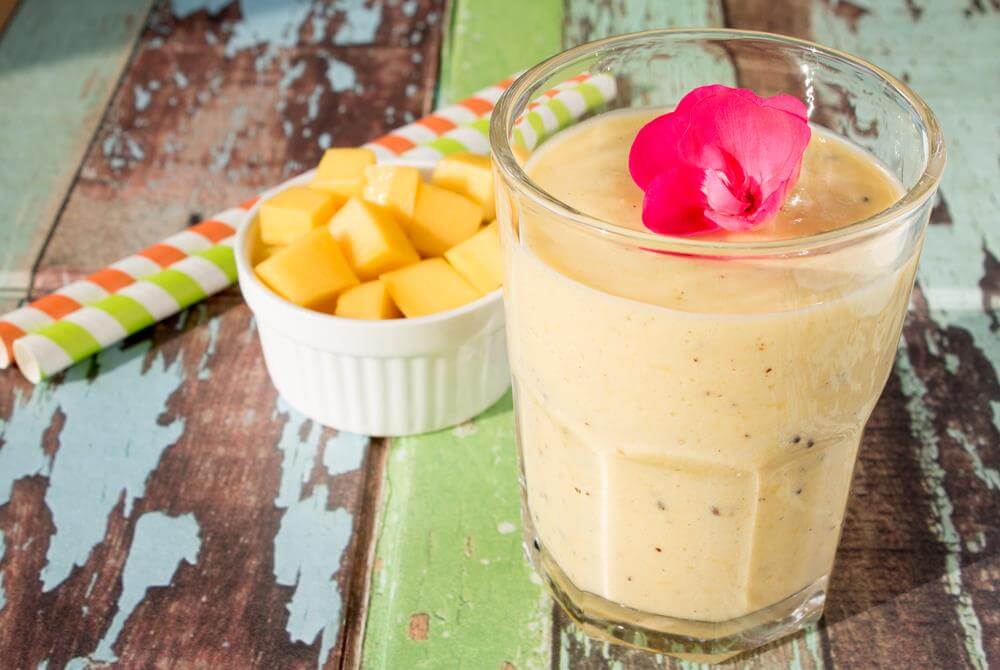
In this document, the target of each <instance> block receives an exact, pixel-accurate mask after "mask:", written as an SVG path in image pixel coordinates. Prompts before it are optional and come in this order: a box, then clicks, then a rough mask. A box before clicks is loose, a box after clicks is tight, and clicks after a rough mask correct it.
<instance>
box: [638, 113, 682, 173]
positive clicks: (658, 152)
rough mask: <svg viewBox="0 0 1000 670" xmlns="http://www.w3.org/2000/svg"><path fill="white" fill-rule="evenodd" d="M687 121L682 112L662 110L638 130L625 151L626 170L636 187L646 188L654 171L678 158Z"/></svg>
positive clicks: (676, 160)
mask: <svg viewBox="0 0 1000 670" xmlns="http://www.w3.org/2000/svg"><path fill="white" fill-rule="evenodd" d="M688 124H689V119H688V118H686V117H684V116H679V115H677V114H664V115H663V116H658V117H657V118H655V119H653V120H652V121H650V122H649V123H647V124H646V125H644V126H643V127H642V128H641V129H640V130H639V132H638V133H637V134H636V136H635V139H634V140H633V141H632V148H631V149H630V150H629V154H628V169H629V173H630V174H631V175H632V181H634V182H635V183H636V185H637V186H638V187H639V188H641V189H645V188H646V187H647V186H648V185H649V182H651V181H652V180H653V178H654V177H655V176H656V175H658V174H660V173H662V172H664V171H666V170H669V169H670V168H671V166H674V165H676V164H677V163H678V162H680V155H679V154H678V152H677V150H678V142H679V141H680V138H681V137H683V135H684V131H685V130H686V129H687V126H688Z"/></svg>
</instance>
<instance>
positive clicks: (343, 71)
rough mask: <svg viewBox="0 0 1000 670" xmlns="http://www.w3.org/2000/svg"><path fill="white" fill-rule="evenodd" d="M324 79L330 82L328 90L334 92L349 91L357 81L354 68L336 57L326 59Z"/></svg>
mask: <svg viewBox="0 0 1000 670" xmlns="http://www.w3.org/2000/svg"><path fill="white" fill-rule="evenodd" d="M326 79H327V81H329V82H330V90H332V91H333V92H334V93H341V92H343V91H350V90H351V89H353V88H354V87H355V86H356V85H357V83H358V78H357V75H356V74H355V72H354V68H352V67H351V66H350V65H348V64H347V63H345V62H343V61H339V60H337V59H336V58H327V60H326Z"/></svg>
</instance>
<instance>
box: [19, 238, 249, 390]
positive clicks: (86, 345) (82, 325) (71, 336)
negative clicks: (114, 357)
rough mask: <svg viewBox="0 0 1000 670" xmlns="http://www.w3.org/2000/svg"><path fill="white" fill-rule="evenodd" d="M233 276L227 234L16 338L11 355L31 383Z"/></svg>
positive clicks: (196, 299) (232, 279)
mask: <svg viewBox="0 0 1000 670" xmlns="http://www.w3.org/2000/svg"><path fill="white" fill-rule="evenodd" d="M235 281H236V260H235V258H234V257H233V248H232V238H229V239H228V240H226V241H224V242H222V243H221V244H217V245H215V246H213V247H209V248H208V249H205V250H204V251H198V252H195V253H193V254H191V255H190V256H188V257H187V258H184V259H182V260H180V261H177V262H176V263H174V264H173V265H171V266H170V267H168V268H166V269H164V270H161V271H160V272H157V273H156V274H153V275H149V276H147V277H143V278H142V279H139V280H138V281H136V282H135V283H134V284H131V285H129V286H126V287H124V288H122V289H121V290H120V291H118V292H117V293H113V294H111V295H109V296H108V297H106V298H104V299H102V300H99V301H97V302H94V303H91V304H89V305H86V306H84V307H81V308H80V309H78V310H76V311H75V312H72V313H70V314H67V315H66V316H65V317H63V318H62V319H60V320H59V321H54V322H52V323H50V324H48V325H47V326H44V327H42V328H41V329H39V330H36V331H34V332H32V333H29V334H27V335H25V336H24V337H22V338H20V339H18V340H16V341H15V342H14V360H15V361H17V365H18V367H19V368H20V370H21V372H22V373H23V374H24V376H25V377H26V378H27V379H28V381H30V382H31V383H33V384H37V383H39V382H40V381H42V380H43V379H46V378H48V377H51V376H52V375H54V374H56V373H58V372H62V371H63V370H65V369H66V368H68V367H70V366H71V365H73V364H74V363H78V362H80V361H82V360H84V359H86V358H88V357H90V356H93V355H94V354H96V353H98V352H99V351H101V350H102V349H105V348H107V347H109V346H111V345H112V344H116V343H118V342H121V341H122V340H124V339H125V338H126V337H128V336H129V335H132V334H134V333H137V332H139V331H140V330H142V329H144V328H148V327H149V326H151V325H153V324H154V323H156V322H158V321H162V320H163V319H165V318H167V317H169V316H173V315H174V314H177V313H178V312H180V311H181V310H182V309H185V308H186V307H190V306H191V305H193V304H195V303H197V302H200V301H201V300H204V299H205V298H206V297H208V296H210V295H212V294H214V293H218V292H219V291H221V290H222V289H224V288H226V287H227V286H230V285H232V283H233V282H235Z"/></svg>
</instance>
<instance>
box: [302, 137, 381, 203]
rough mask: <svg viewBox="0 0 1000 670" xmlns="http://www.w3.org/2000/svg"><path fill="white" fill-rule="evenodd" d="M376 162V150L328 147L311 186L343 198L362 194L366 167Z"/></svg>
mask: <svg viewBox="0 0 1000 670" xmlns="http://www.w3.org/2000/svg"><path fill="white" fill-rule="evenodd" d="M374 164H375V152H374V151H372V150H371V149H327V150H326V152H325V153H324V154H323V158H322V159H321V160H320V162H319V166H318V167H317V168H316V176H315V177H313V180H312V183H311V184H310V186H312V187H313V188H315V189H319V190H321V191H328V192H330V193H334V194H336V195H339V196H341V197H342V198H350V197H351V196H355V195H361V189H362V188H363V187H364V185H365V169H367V168H368V166H370V165H374Z"/></svg>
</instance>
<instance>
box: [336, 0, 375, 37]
mask: <svg viewBox="0 0 1000 670" xmlns="http://www.w3.org/2000/svg"><path fill="white" fill-rule="evenodd" d="M333 6H334V7H335V8H336V9H338V10H340V11H342V12H343V13H344V22H343V23H342V24H341V25H340V28H338V29H337V32H336V33H334V35H333V43H334V44H336V45H339V46H350V45H356V44H371V43H372V42H374V41H375V34H376V33H377V32H378V27H379V24H380V23H382V5H381V4H380V3H378V2H373V3H371V4H370V5H366V4H363V3H361V2H357V1H356V0H338V1H337V2H335V3H334V5H333Z"/></svg>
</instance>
